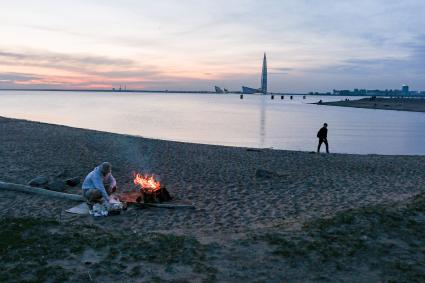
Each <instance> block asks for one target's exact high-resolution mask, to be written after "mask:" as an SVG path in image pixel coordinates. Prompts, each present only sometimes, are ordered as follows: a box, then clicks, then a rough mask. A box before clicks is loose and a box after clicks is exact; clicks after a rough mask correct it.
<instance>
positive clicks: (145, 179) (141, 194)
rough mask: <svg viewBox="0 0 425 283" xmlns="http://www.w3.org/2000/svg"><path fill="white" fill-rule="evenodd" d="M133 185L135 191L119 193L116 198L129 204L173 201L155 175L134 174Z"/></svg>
mask: <svg viewBox="0 0 425 283" xmlns="http://www.w3.org/2000/svg"><path fill="white" fill-rule="evenodd" d="M133 183H134V184H135V185H136V188H135V190H132V191H129V192H123V193H119V194H117V195H116V196H117V197H118V199H119V200H120V201H121V202H124V203H127V204H144V203H145V204H148V203H162V202H167V201H170V200H171V199H172V197H171V195H170V193H169V192H168V191H167V189H166V188H165V187H162V186H161V183H160V182H159V181H158V180H156V179H155V177H154V175H147V174H140V173H136V174H134V180H133Z"/></svg>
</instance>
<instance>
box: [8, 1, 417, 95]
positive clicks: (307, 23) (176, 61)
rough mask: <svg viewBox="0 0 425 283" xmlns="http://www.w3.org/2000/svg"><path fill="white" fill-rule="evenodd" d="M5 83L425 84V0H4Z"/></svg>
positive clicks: (298, 88) (209, 86) (326, 87)
mask: <svg viewBox="0 0 425 283" xmlns="http://www.w3.org/2000/svg"><path fill="white" fill-rule="evenodd" d="M0 7H1V10H0V14H1V16H0V88H68V89H74V88H92V89H110V88H113V87H115V88H118V87H119V85H126V87H127V88H128V89H146V90H165V89H169V90H213V88H214V86H215V85H218V86H221V87H226V88H228V89H231V90H240V87H241V86H242V85H246V86H251V87H259V86H260V79H261V78H260V73H261V64H262V57H263V53H264V52H266V53H267V59H268V71H269V91H273V92H309V91H331V90H332V89H353V88H367V89H399V88H401V85H402V84H408V85H409V86H410V87H411V89H416V90H425V80H424V78H425V31H424V29H423V27H425V1H423V0H399V1H396V0H338V1H335V0H262V1H258V0H225V1H224V0H214V1H213V0H209V1H207V0H174V1H172V0H155V1H152V0H149V1H145V0H120V1H116V0H72V1H71V0H60V1H59V0H37V1H33V0H25V1H24V0H14V1H10V0H0Z"/></svg>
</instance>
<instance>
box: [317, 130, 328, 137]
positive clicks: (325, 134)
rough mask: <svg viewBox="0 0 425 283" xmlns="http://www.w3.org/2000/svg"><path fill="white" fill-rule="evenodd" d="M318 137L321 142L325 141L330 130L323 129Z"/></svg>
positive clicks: (318, 133)
mask: <svg viewBox="0 0 425 283" xmlns="http://www.w3.org/2000/svg"><path fill="white" fill-rule="evenodd" d="M317 137H318V138H319V139H321V140H325V139H327V138H328V129H326V128H325V127H323V128H321V129H320V130H319V132H317Z"/></svg>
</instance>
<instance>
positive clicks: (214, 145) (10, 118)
mask: <svg viewBox="0 0 425 283" xmlns="http://www.w3.org/2000/svg"><path fill="white" fill-rule="evenodd" d="M312 104H318V103H312ZM318 105H320V104H318ZM321 105H327V104H326V103H322V104H321ZM330 106H333V105H330ZM335 106H339V105H335ZM347 107H349V106H347ZM352 108H363V107H354V106H353V107H352ZM387 110H392V109H387ZM412 112H413V111H412ZM1 119H7V120H11V121H21V122H27V123H37V124H41V125H50V126H57V127H65V128H70V129H77V130H83V131H91V132H96V133H100V134H107V135H118V136H123V137H132V138H140V139H145V140H149V141H160V142H170V143H178V144H187V145H194V146H197V145H199V146H211V147H223V148H234V149H242V150H246V151H250V152H262V151H282V152H293V153H304V154H306V153H308V154H313V153H316V151H314V150H291V149H279V148H273V147H246V146H234V145H223V144H209V143H197V142H189V141H179V140H166V139H160V138H153V137H146V136H141V135H133V134H124V133H116V132H109V131H104V130H96V129H90V128H82V127H77V126H68V125H63V124H54V123H48V122H42V121H36V120H29V119H21V118H13V117H6V116H0V120H1ZM313 149H314V148H313ZM321 154H323V155H325V153H324V152H322V153H321ZM331 154H332V155H349V156H350V155H354V156H356V155H358V156H425V155H421V154H379V153H344V152H331Z"/></svg>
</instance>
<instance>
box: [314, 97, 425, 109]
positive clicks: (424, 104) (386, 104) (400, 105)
mask: <svg viewBox="0 0 425 283" xmlns="http://www.w3.org/2000/svg"><path fill="white" fill-rule="evenodd" d="M315 104H318V105H328V106H342V107H354V108H368V109H384V110H399V111H413V112H425V98H381V97H378V98H375V99H371V98H362V99H357V100H341V101H333V102H322V103H315Z"/></svg>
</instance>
